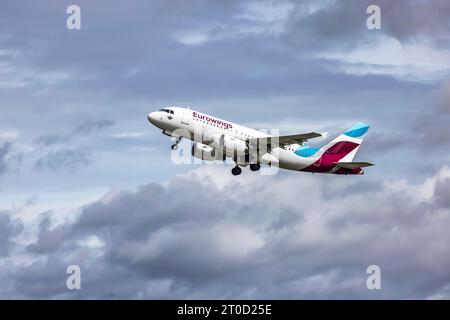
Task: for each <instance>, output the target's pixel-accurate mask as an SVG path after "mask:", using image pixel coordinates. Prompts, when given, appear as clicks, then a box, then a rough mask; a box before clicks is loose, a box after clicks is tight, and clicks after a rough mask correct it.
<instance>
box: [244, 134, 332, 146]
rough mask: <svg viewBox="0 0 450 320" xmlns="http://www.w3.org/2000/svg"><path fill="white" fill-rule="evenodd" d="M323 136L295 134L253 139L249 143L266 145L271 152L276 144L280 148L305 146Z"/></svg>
mask: <svg viewBox="0 0 450 320" xmlns="http://www.w3.org/2000/svg"><path fill="white" fill-rule="evenodd" d="M322 136H323V135H322V134H321V133H316V132H308V133H300V134H293V135H289V136H270V137H263V138H251V139H249V143H250V144H252V145H255V146H261V145H266V146H267V149H269V150H270V149H271V147H272V145H274V146H275V145H276V144H278V145H279V146H282V147H283V146H287V145H290V144H294V143H298V144H303V143H304V142H306V141H308V140H309V139H313V138H318V137H322ZM277 141H278V143H277Z"/></svg>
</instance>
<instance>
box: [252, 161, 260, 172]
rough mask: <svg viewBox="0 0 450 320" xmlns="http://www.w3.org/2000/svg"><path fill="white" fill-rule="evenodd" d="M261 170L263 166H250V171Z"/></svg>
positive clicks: (255, 164)
mask: <svg viewBox="0 0 450 320" xmlns="http://www.w3.org/2000/svg"><path fill="white" fill-rule="evenodd" d="M259 169H261V165H260V164H259V163H252V164H250V170H252V171H258V170H259Z"/></svg>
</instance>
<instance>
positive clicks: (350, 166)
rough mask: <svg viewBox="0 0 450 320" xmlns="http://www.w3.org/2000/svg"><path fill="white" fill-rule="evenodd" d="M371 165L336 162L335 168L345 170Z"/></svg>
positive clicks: (371, 164)
mask: <svg viewBox="0 0 450 320" xmlns="http://www.w3.org/2000/svg"><path fill="white" fill-rule="evenodd" d="M373 165H374V164H373V163H370V162H337V163H336V166H338V167H340V168H346V169H357V168H362V167H370V166H373Z"/></svg>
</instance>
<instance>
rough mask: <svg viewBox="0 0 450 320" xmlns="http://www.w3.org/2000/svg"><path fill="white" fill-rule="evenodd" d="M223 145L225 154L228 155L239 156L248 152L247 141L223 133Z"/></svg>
mask: <svg viewBox="0 0 450 320" xmlns="http://www.w3.org/2000/svg"><path fill="white" fill-rule="evenodd" d="M223 145H224V147H225V150H226V153H227V155H230V156H238V157H241V156H244V155H245V154H247V153H248V146H247V143H246V142H245V141H243V140H240V139H237V138H234V137H232V136H227V135H225V136H224V137H223Z"/></svg>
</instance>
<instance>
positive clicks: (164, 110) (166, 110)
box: [159, 109, 173, 114]
mask: <svg viewBox="0 0 450 320" xmlns="http://www.w3.org/2000/svg"><path fill="white" fill-rule="evenodd" d="M159 111H162V112H167V113H170V114H173V110H169V109H160V110H159Z"/></svg>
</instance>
